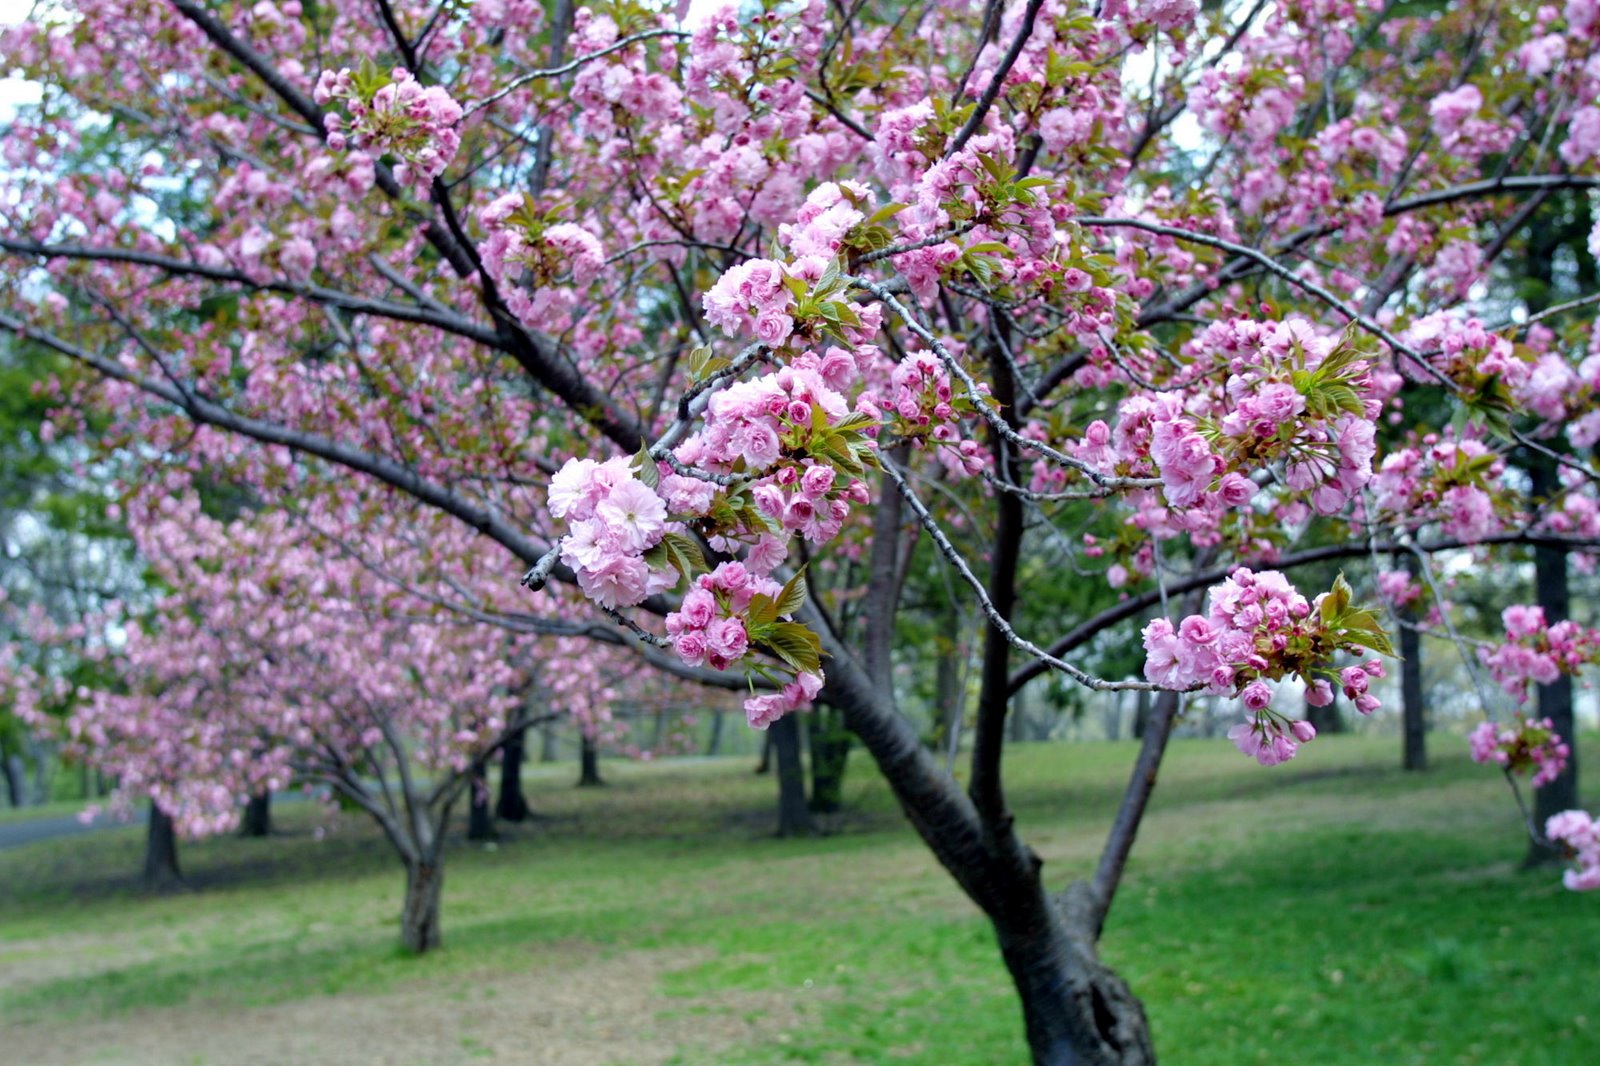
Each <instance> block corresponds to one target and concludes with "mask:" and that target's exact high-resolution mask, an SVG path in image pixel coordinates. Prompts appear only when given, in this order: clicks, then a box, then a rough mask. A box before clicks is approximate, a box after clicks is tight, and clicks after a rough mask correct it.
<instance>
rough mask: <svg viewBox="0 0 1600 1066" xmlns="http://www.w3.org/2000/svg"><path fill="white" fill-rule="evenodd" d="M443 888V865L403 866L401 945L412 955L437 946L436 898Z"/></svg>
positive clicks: (412, 864)
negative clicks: (404, 870)
mask: <svg viewBox="0 0 1600 1066" xmlns="http://www.w3.org/2000/svg"><path fill="white" fill-rule="evenodd" d="M443 889H444V863H443V862H442V860H440V859H437V858H436V859H434V860H433V861H431V862H409V863H407V864H406V901H405V906H404V907H403V908H402V909H401V911H400V946H401V947H403V948H405V949H406V950H407V951H409V952H411V953H412V954H414V955H421V954H423V953H424V952H428V951H432V950H433V949H434V948H436V947H438V946H439V943H440V935H439V895H440V892H441V891H442V890H443Z"/></svg>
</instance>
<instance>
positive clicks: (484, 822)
mask: <svg viewBox="0 0 1600 1066" xmlns="http://www.w3.org/2000/svg"><path fill="white" fill-rule="evenodd" d="M467 839H468V840H498V839H500V834H499V832H497V831H496V830H495V827H494V811H493V810H492V809H491V807H490V803H489V770H488V767H487V766H485V765H484V761H483V760H482V759H479V760H478V761H477V762H475V763H473V764H472V780H470V781H469V782H467Z"/></svg>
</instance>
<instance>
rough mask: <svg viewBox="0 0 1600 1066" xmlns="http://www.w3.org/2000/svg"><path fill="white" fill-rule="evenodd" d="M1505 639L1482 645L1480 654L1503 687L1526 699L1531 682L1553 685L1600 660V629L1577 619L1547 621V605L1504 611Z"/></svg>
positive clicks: (1479, 650) (1518, 606)
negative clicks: (1544, 606) (1588, 626)
mask: <svg viewBox="0 0 1600 1066" xmlns="http://www.w3.org/2000/svg"><path fill="white" fill-rule="evenodd" d="M1500 620H1501V622H1502V623H1503V624H1504V625H1505V630H1506V636H1505V640H1504V642H1502V643H1500V644H1497V645H1495V646H1494V647H1493V648H1479V649H1478V658H1479V659H1481V660H1482V661H1483V664H1484V665H1485V666H1487V667H1488V668H1489V673H1490V674H1491V675H1493V677H1494V679H1495V680H1496V681H1497V682H1499V683H1500V687H1501V688H1503V689H1505V690H1506V692H1507V693H1509V694H1510V695H1512V696H1515V697H1516V699H1517V702H1518V703H1525V702H1527V699H1528V690H1529V686H1530V685H1531V684H1539V685H1549V684H1553V683H1554V682H1555V681H1556V679H1557V678H1559V677H1561V676H1562V675H1563V674H1566V675H1573V674H1576V673H1577V672H1578V671H1579V670H1581V669H1582V668H1583V667H1584V666H1585V665H1586V664H1588V663H1592V662H1597V661H1600V632H1597V631H1596V630H1593V629H1587V628H1585V627H1583V626H1580V625H1578V624H1577V623H1576V622H1571V621H1565V622H1557V623H1555V624H1554V625H1547V624H1546V623H1545V617H1544V608H1542V607H1538V606H1529V605H1525V604H1513V605H1512V606H1510V607H1507V608H1506V609H1505V610H1504V611H1502V612H1501V613H1500Z"/></svg>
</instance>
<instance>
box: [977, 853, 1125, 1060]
mask: <svg viewBox="0 0 1600 1066" xmlns="http://www.w3.org/2000/svg"><path fill="white" fill-rule="evenodd" d="M1086 888H1087V886H1083V885H1079V886H1074V889H1075V891H1074V892H1069V894H1068V898H1069V899H1074V898H1076V899H1077V900H1081V901H1083V902H1082V907H1083V916H1082V917H1081V918H1078V919H1077V920H1074V919H1075V917H1076V916H1075V915H1074V914H1071V913H1069V914H1063V913H1062V911H1061V910H1060V909H1059V908H1058V905H1057V904H1056V903H1055V902H1054V901H1051V900H1049V899H1048V898H1047V897H1045V895H1044V893H1043V891H1042V890H1041V889H1039V887H1038V884H1037V881H1035V884H1034V886H1033V890H1032V891H1030V892H1028V893H1026V894H1025V895H1023V896H1022V897H1021V898H1019V899H1018V900H1017V901H1016V902H1017V903H1019V904H1021V906H1019V907H1018V908H1017V911H1016V913H1015V916H1014V917H1008V918H1007V919H1005V920H1003V921H1002V920H1000V919H997V920H996V922H995V931H996V934H997V935H998V937H999V941H1000V954H1001V957H1002V958H1004V959H1005V963H1006V969H1007V970H1009V971H1010V973H1011V979H1012V981H1013V983H1015V984H1016V986H1017V992H1018V995H1019V996H1020V998H1021V1000H1022V1022H1023V1027H1024V1030H1025V1032H1026V1033H1027V1038H1028V1050H1029V1052H1030V1053H1031V1054H1032V1057H1033V1061H1034V1063H1035V1064H1036V1066H1147V1064H1153V1063H1154V1062H1155V1061H1156V1053H1155V1047H1154V1045H1153V1044H1152V1043H1151V1040H1150V1024H1149V1021H1148V1020H1147V1019H1146V1018H1145V1013H1144V1005H1143V1004H1142V1003H1140V1002H1139V999H1138V997H1137V996H1135V995H1134V994H1133V992H1132V990H1131V989H1130V988H1129V987H1128V983H1127V982H1126V981H1124V980H1123V979H1122V978H1121V977H1119V976H1118V975H1117V974H1116V973H1115V972H1114V971H1112V970H1111V969H1110V968H1109V967H1107V966H1106V965H1105V964H1104V963H1102V962H1101V961H1100V958H1099V954H1098V953H1097V952H1096V950H1095V947H1094V935H1093V934H1092V933H1090V932H1089V931H1088V930H1087V929H1086V928H1084V922H1086V921H1087V910H1088V907H1087V892H1086V891H1085V890H1086ZM1030 897H1034V898H1030ZM1068 908H1069V910H1072V909H1075V907H1074V905H1073V904H1068Z"/></svg>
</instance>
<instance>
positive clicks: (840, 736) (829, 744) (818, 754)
mask: <svg viewBox="0 0 1600 1066" xmlns="http://www.w3.org/2000/svg"><path fill="white" fill-rule="evenodd" d="M806 731H807V733H808V736H807V739H808V740H809V741H810V743H811V810H812V811H814V812H816V813H817V814H835V813H837V812H838V811H839V809H840V808H841V807H843V806H844V772H845V767H846V765H847V764H848V763H849V761H850V730H849V729H848V728H847V727H846V726H845V724H844V715H843V714H842V713H841V712H840V711H838V710H837V709H836V708H833V707H821V706H819V707H818V708H817V709H816V710H815V711H814V712H813V713H812V714H811V717H810V718H809V719H807V721H806Z"/></svg>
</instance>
